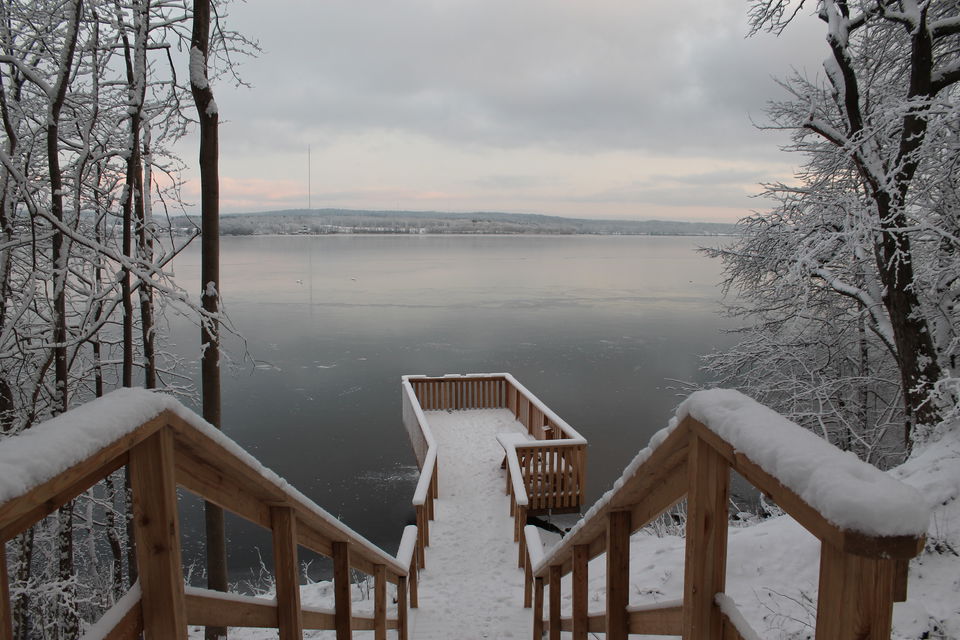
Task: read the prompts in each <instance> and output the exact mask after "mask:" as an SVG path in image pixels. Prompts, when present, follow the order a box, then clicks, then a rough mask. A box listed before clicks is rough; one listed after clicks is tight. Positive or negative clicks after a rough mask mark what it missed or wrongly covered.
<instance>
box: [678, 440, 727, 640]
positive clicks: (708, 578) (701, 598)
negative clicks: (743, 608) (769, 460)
mask: <svg viewBox="0 0 960 640" xmlns="http://www.w3.org/2000/svg"><path fill="white" fill-rule="evenodd" d="M687 468H688V470H689V471H688V474H689V480H688V481H689V487H690V491H689V494H688V497H687V543H686V554H685V565H684V566H685V568H684V579H683V637H684V638H719V637H720V635H721V633H722V630H723V615H722V614H721V612H720V608H719V607H718V606H716V604H715V603H714V597H715V596H716V594H717V593H722V592H723V590H724V586H725V584H726V570H727V520H728V517H727V502H728V499H729V488H730V467H729V465H728V463H727V461H726V459H725V458H724V457H723V456H721V455H720V454H719V453H718V452H717V451H716V450H714V449H713V448H712V447H711V446H710V445H709V444H707V443H706V442H705V441H704V440H701V439H700V438H699V437H697V436H695V435H693V434H691V436H690V453H689V458H688V462H687Z"/></svg>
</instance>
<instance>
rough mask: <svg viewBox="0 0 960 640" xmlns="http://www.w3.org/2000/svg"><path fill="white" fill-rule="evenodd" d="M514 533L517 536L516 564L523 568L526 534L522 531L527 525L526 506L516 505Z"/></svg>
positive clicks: (525, 554) (525, 553)
mask: <svg viewBox="0 0 960 640" xmlns="http://www.w3.org/2000/svg"><path fill="white" fill-rule="evenodd" d="M514 523H515V524H514V534H515V537H516V538H517V543H518V544H517V547H518V548H519V554H520V557H519V558H518V559H517V566H518V567H520V568H521V569H522V568H523V561H524V559H525V558H526V557H527V536H526V535H524V533H523V528H524V527H525V526H527V508H526V507H520V506H518V507H517V517H516V518H514Z"/></svg>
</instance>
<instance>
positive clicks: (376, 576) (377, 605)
mask: <svg viewBox="0 0 960 640" xmlns="http://www.w3.org/2000/svg"><path fill="white" fill-rule="evenodd" d="M373 637H374V640H387V567H386V566H384V565H382V564H377V565H374V566H373Z"/></svg>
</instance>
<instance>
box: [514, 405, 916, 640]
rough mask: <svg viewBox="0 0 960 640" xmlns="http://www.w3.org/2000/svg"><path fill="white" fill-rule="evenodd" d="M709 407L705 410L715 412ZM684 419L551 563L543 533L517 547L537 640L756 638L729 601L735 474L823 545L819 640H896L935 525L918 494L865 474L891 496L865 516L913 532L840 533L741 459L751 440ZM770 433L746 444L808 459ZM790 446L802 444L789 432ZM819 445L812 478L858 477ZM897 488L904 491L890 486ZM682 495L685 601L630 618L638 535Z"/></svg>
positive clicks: (640, 610)
mask: <svg viewBox="0 0 960 640" xmlns="http://www.w3.org/2000/svg"><path fill="white" fill-rule="evenodd" d="M701 393H707V394H709V393H713V392H701ZM723 393H726V394H730V393H731V392H723ZM737 395H739V394H737ZM701 397H703V396H701ZM725 397H726V398H729V397H730V396H729V395H728V396H725ZM740 398H742V399H743V401H745V402H743V404H744V406H747V405H750V406H749V411H748V412H747V413H750V412H753V414H754V415H756V408H758V407H760V405H757V404H756V403H753V402H752V401H750V400H748V399H745V398H743V397H742V396H740ZM737 402H741V400H739V399H738V400H737ZM704 406H707V407H708V408H709V406H710V403H709V402H706V403H704ZM762 409H763V408H762ZM763 410H764V411H766V412H767V413H768V414H772V416H771V418H774V417H775V418H776V419H779V421H778V420H776V419H772V420H771V422H776V423H777V425H775V426H777V428H779V429H780V430H781V432H782V431H784V430H786V431H790V429H791V428H792V429H796V430H799V431H802V429H801V428H800V427H798V426H796V425H792V424H790V423H786V420H785V419H783V418H780V417H779V416H776V414H773V412H771V411H769V410H767V409H763ZM681 411H682V413H681V414H679V415H678V418H681V419H680V421H679V423H678V424H675V426H674V427H673V428H672V431H667V430H665V431H664V432H661V433H660V434H658V435H657V436H655V438H654V441H652V444H651V446H650V447H648V448H647V449H645V450H644V451H642V452H641V453H640V454H639V455H638V457H637V458H636V459H635V461H634V462H633V463H631V465H630V466H628V468H627V470H626V472H625V473H624V475H623V477H622V478H621V480H620V481H619V482H618V483H617V485H616V489H615V490H612V491H610V492H608V494H607V495H606V496H604V497H603V498H602V499H601V500H600V502H598V503H597V504H596V505H594V507H592V508H591V509H590V511H589V512H588V513H587V515H586V516H585V517H584V519H582V520H581V521H580V522H579V523H578V525H577V526H576V527H574V529H573V530H572V531H571V532H570V533H569V534H568V535H567V536H566V537H565V538H564V539H563V540H562V541H561V542H560V543H559V544H558V545H557V546H555V547H554V548H553V549H552V550H551V551H550V553H549V554H548V555H546V556H545V555H544V552H543V545H542V542H541V540H540V534H539V530H538V529H537V528H536V527H533V526H527V527H525V529H524V531H523V535H522V537H521V551H522V552H523V550H524V547H525V548H526V553H524V555H523V559H524V566H525V574H526V580H525V588H524V606H525V607H531V606H532V607H533V638H534V640H540V638H541V637H542V635H543V634H544V633H545V632H548V633H549V638H550V640H559V638H560V637H561V636H560V633H561V631H570V632H573V638H574V640H586V638H587V634H588V633H605V634H606V638H607V640H623V639H625V638H626V637H627V635H628V634H650V635H676V636H681V635H682V636H683V638H685V639H686V640H694V639H704V640H706V639H709V640H716V639H723V640H741V639H742V638H745V637H757V636H756V634H754V633H753V632H752V630H747V629H744V628H743V625H744V622H743V617H742V615H740V613H739V611H738V610H737V609H736V607H735V605H734V603H733V601H732V599H730V598H729V597H728V596H726V595H725V594H724V588H725V579H726V557H727V549H726V547H727V526H728V515H727V508H728V507H727V504H728V493H729V488H728V487H729V478H730V470H734V471H736V472H737V473H739V474H740V475H742V476H743V477H744V478H745V479H746V480H748V481H749V482H750V483H751V484H753V485H754V486H755V487H757V488H758V489H759V490H760V491H762V492H763V493H764V494H766V495H767V496H769V497H770V498H772V499H773V500H774V501H775V502H776V503H777V504H778V505H779V506H780V507H781V508H782V509H783V510H784V511H785V512H786V513H787V514H789V515H790V516H792V517H793V518H794V519H795V520H796V521H797V522H799V523H800V524H801V525H802V526H804V527H805V528H806V529H808V530H809V531H810V532H811V533H813V534H814V535H815V536H817V538H819V539H820V541H821V556H820V584H819V597H818V602H817V622H816V639H817V640H841V639H842V640H853V639H854V638H856V639H858V640H862V639H869V640H888V639H889V637H890V633H891V624H892V622H891V621H892V611H893V603H894V601H902V600H905V599H906V584H907V569H908V561H909V558H912V557H914V556H916V555H917V554H918V553H919V552H920V551H921V550H922V549H923V544H924V532H925V531H926V526H927V522H926V521H925V520H924V518H925V517H926V518H928V517H929V512H928V511H926V508H925V507H924V506H918V505H922V504H923V500H922V498H921V497H920V496H919V494H916V492H914V491H912V490H910V489H909V488H906V487H904V486H903V485H900V484H899V483H896V481H894V480H893V479H892V478H890V477H889V476H887V475H886V474H884V473H882V472H880V471H878V470H877V469H874V468H873V467H870V466H869V465H866V464H859V463H858V466H857V468H856V469H855V470H854V471H853V472H852V473H851V474H850V476H849V477H851V478H853V480H852V481H853V482H854V483H862V484H859V485H858V486H859V487H864V486H871V485H873V486H876V487H885V488H889V489H891V490H890V491H886V492H885V491H883V490H877V491H875V492H874V493H873V501H874V502H873V504H868V505H864V506H865V507H866V508H867V509H870V508H873V507H874V506H875V508H876V509H878V510H880V511H881V512H882V513H885V514H888V515H889V516H890V517H889V518H887V519H884V518H881V520H884V521H894V520H896V521H899V522H903V521H904V520H906V522H908V525H903V524H898V525H896V526H899V527H900V528H903V527H906V528H907V529H909V531H908V532H907V533H903V532H902V531H900V530H897V531H896V532H895V533H894V534H890V535H877V534H871V533H863V532H861V531H858V530H854V529H853V528H852V527H851V528H848V529H844V528H843V527H840V526H838V525H836V524H834V523H833V522H832V521H831V519H830V518H828V517H827V516H826V515H824V513H823V512H824V511H825V510H826V509H827V507H824V506H823V504H826V503H824V502H823V500H822V499H821V498H819V497H817V496H814V498H808V500H810V501H812V502H814V503H816V504H811V502H808V500H805V499H804V498H801V497H800V496H799V495H798V494H797V493H796V492H795V491H794V490H793V489H792V488H790V486H791V483H794V482H795V480H796V479H795V478H793V479H790V480H785V479H783V478H781V477H779V476H776V475H774V474H773V473H771V472H768V471H767V470H765V469H764V468H763V467H761V465H760V464H758V462H757V461H755V460H754V459H751V457H750V455H748V454H747V453H744V450H748V451H749V450H751V448H750V447H749V446H744V444H745V441H743V440H742V439H741V440H737V446H734V444H732V443H731V442H730V441H728V440H727V439H724V438H723V437H721V436H720V435H718V431H720V432H724V433H729V432H728V431H724V429H715V428H711V427H709V426H707V424H711V421H710V416H709V415H704V414H702V412H701V413H698V414H697V417H698V418H699V419H695V418H694V417H692V416H691V415H685V414H686V410H685V409H683V408H682V409H681ZM691 413H692V411H691ZM721 413H722V411H721ZM701 420H702V421H701ZM722 420H726V421H727V424H729V422H730V416H729V413H728V414H727V415H725V416H721V420H718V422H720V421H722ZM784 423H785V424H784ZM768 426H774V425H768V424H763V425H761V427H763V428H761V429H758V430H756V431H755V432H754V435H753V436H750V437H753V439H754V440H755V441H765V444H764V445H763V446H766V447H770V446H771V445H773V446H780V447H781V448H782V449H781V451H779V452H775V453H776V454H777V455H780V454H785V457H790V456H791V455H793V456H796V455H797V454H798V453H800V452H798V451H796V450H792V451H791V450H790V449H791V448H793V449H795V448H796V447H795V444H796V441H797V439H796V438H792V440H793V441H792V442H791V438H786V439H784V440H786V442H784V441H783V440H778V435H774V434H771V433H769V432H768V430H767V429H766V427H768ZM724 428H726V427H724ZM667 434H669V435H667ZM790 435H792V436H796V434H795V433H792V432H791V433H790ZM803 436H804V437H802V438H800V440H801V441H804V442H805V443H806V440H805V437H806V436H810V437H811V438H813V437H814V436H812V435H811V434H808V433H804V434H803ZM820 443H821V444H818V445H816V446H815V447H813V449H815V450H816V452H815V454H812V455H816V456H818V457H817V459H816V460H815V463H816V464H815V465H813V467H811V468H813V469H815V471H814V473H820V472H822V471H823V470H825V469H831V468H833V469H836V468H842V469H848V468H849V467H850V465H851V464H852V463H851V460H850V459H849V458H848V457H846V456H844V455H843V454H842V453H841V452H840V451H839V450H836V449H834V448H833V447H832V446H830V445H829V444H827V443H826V442H825V441H820ZM806 444H809V443H806ZM757 455H758V456H760V455H761V454H757ZM768 466H770V465H769V464H768ZM831 470H832V469H831ZM516 473H517V469H516V468H514V474H516ZM890 483H894V484H895V485H897V486H892V487H891V486H890ZM514 486H515V489H514V491H515V493H517V494H519V491H520V487H519V486H517V485H516V484H515V485H514ZM835 490H836V491H844V487H843V486H837V487H836V489H835ZM878 492H879V493H880V496H879V497H878V496H877V495H876V493H878ZM684 496H686V497H687V524H686V555H685V569H684V591H683V599H682V601H679V602H673V603H661V604H660V605H657V606H646V607H630V606H629V602H628V596H629V567H630V535H631V534H632V533H634V532H636V531H637V530H638V529H640V528H641V527H643V526H645V525H647V524H648V523H650V522H651V521H652V520H653V519H655V518H656V517H657V516H658V515H660V514H661V513H663V512H664V511H666V510H667V509H669V508H670V507H672V506H673V505H674V504H676V503H677V502H678V501H679V500H681V499H682V498H683V497H684ZM911 496H912V498H911ZM818 500H820V502H817V501H818ZM821 503H823V504H821ZM830 508H832V507H830ZM904 514H906V516H907V517H906V518H905V519H904ZM836 515H837V514H836V509H833V512H832V513H831V517H832V518H834V520H838V519H839V520H842V519H843V518H842V517H840V518H837V517H836ZM603 553H606V607H605V611H604V612H603V613H592V614H591V613H589V612H588V607H587V601H588V596H587V578H588V576H587V566H588V564H587V563H588V562H589V561H590V560H591V559H592V558H595V557H597V556H599V555H601V554H603ZM568 574H572V579H571V580H570V583H571V585H572V612H571V613H572V615H571V616H569V617H562V616H561V612H560V602H561V590H560V589H561V587H560V585H561V579H562V578H563V577H564V576H566V575H568ZM546 586H549V602H548V603H547V604H546V608H547V610H548V614H547V616H546V618H545V617H544V608H545V603H544V589H545V587H546Z"/></svg>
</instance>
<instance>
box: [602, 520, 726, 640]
mask: <svg viewBox="0 0 960 640" xmlns="http://www.w3.org/2000/svg"><path fill="white" fill-rule="evenodd" d="M629 599H630V512H629V511H611V512H610V515H608V516H607V629H606V633H607V637H606V640H627V630H628V628H629V619H630V617H629V615H628V614H627V604H628V603H629ZM684 637H685V638H694V637H699V636H684ZM703 637H705V638H706V637H711V636H703ZM712 637H717V636H712Z"/></svg>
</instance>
